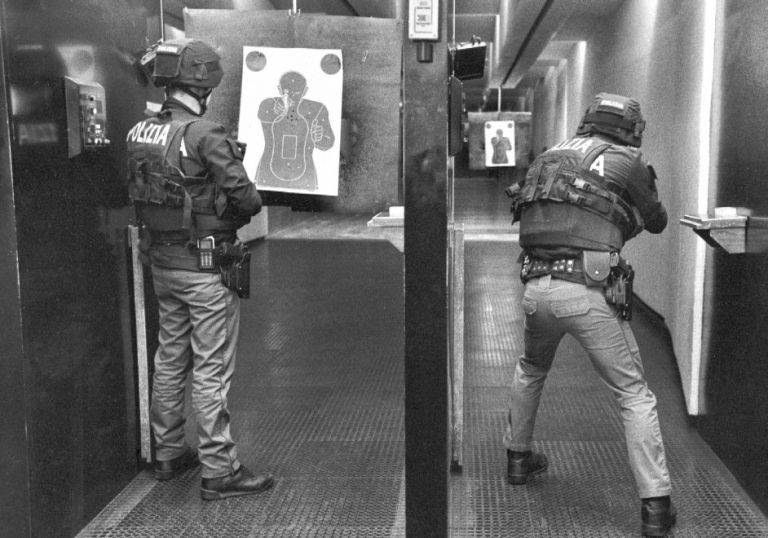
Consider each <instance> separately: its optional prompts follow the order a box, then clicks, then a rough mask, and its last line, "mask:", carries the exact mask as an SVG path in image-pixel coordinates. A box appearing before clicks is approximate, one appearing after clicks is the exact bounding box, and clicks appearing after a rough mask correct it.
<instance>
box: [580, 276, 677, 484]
mask: <svg viewBox="0 0 768 538" xmlns="http://www.w3.org/2000/svg"><path fill="white" fill-rule="evenodd" d="M585 291H586V293H587V294H588V298H589V302H590V310H589V313H588V314H587V315H586V316H582V317H579V318H575V319H574V320H573V327H572V330H571V331H569V332H571V334H573V336H574V337H575V338H576V339H577V340H578V341H579V342H580V343H581V345H582V346H583V347H584V348H585V350H586V351H587V353H588V354H589V357H590V359H591V361H592V364H593V366H594V367H595V369H596V370H597V373H598V374H599V375H600V377H601V379H602V380H603V381H604V382H605V384H606V385H608V387H609V388H610V389H611V390H612V391H613V393H614V395H615V396H616V399H617V400H618V402H619V405H620V408H621V417H622V421H623V424H624V434H625V437H626V443H627V450H628V454H629V463H630V466H631V467H632V471H633V473H634V476H635V482H636V483H637V489H638V494H639V496H640V497H657V496H662V495H669V494H670V491H671V482H670V478H669V471H668V469H667V461H666V455H665V451H664V443H663V440H662V437H661V429H660V427H659V419H658V414H657V411H656V396H655V395H654V394H653V392H651V390H650V389H649V388H648V384H647V382H646V380H645V373H644V371H643V364H642V360H641V357H640V351H639V348H638V346H637V342H636V341H635V337H634V334H633V333H632V329H631V327H630V325H629V323H628V322H627V321H625V320H623V319H621V318H620V317H619V316H618V315H617V313H616V311H615V310H614V309H613V308H612V307H611V306H610V305H608V304H607V302H606V301H605V297H604V295H603V291H602V289H601V288H586V287H585Z"/></svg>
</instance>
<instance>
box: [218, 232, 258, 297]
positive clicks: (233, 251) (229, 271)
mask: <svg viewBox="0 0 768 538" xmlns="http://www.w3.org/2000/svg"><path fill="white" fill-rule="evenodd" d="M216 250H217V254H218V260H219V270H220V271H221V282H222V284H224V286H226V287H227V288H229V289H231V290H232V291H234V292H235V293H237V296H238V297H240V298H241V299H248V298H249V297H250V296H251V253H250V252H249V251H248V247H247V246H246V245H244V244H242V243H239V242H238V243H234V244H232V243H226V242H225V243H221V244H220V245H219V246H218V247H217V249H216Z"/></svg>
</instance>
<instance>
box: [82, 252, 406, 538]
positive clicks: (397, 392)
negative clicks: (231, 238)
mask: <svg viewBox="0 0 768 538" xmlns="http://www.w3.org/2000/svg"><path fill="white" fill-rule="evenodd" d="M251 250H252V256H253V257H252V271H253V272H252V275H253V276H252V284H253V287H252V290H251V298H250V299H249V300H247V301H244V302H243V303H242V320H241V338H240V347H239V353H238V357H237V367H236V371H235V377H234V380H233V385H232V390H231V391H230V395H229V400H230V410H231V412H232V417H233V423H232V430H233V435H234V438H235V441H236V442H237V446H238V451H239V454H240V459H241V461H242V462H243V464H245V465H246V466H249V467H263V468H266V469H269V470H270V471H271V472H272V473H273V474H274V475H275V476H276V478H277V482H276V486H275V488H274V489H272V490H270V491H268V492H266V493H262V494H258V495H250V496H243V497H236V498H230V499H227V500H223V501H216V502H205V501H202V500H201V499H200V494H199V487H200V471H199V468H198V469H194V470H190V471H188V472H187V473H186V474H185V475H183V476H181V477H178V478H176V479H174V480H171V481H168V482H162V483H158V482H156V481H155V480H154V478H153V477H152V475H151V473H149V472H148V471H145V472H143V473H142V474H141V475H140V476H139V477H138V478H137V479H136V480H134V482H133V483H132V484H131V486H130V487H129V488H127V489H126V490H125V491H124V492H123V493H122V494H121V495H120V496H119V497H118V498H116V499H115V500H114V501H113V502H112V503H111V504H110V505H109V506H108V507H107V509H105V510H104V512H103V513H102V514H101V515H100V516H99V517H97V518H96V519H95V520H94V521H93V522H91V524H90V525H89V526H88V527H86V529H84V530H83V531H82V532H81V533H80V536H81V537H83V538H86V537H87V538H90V537H115V538H118V537H119V538H123V537H124V538H143V537H147V538H150V537H151V538H177V537H179V538H180V537H184V538H193V537H194V538H198V537H199V538H203V537H206V538H208V537H216V538H221V537H232V538H257V537H270V538H273V537H304V536H306V537H326V536H327V537H331V536H333V537H371V538H375V537H389V536H392V535H397V534H398V533H399V534H400V535H402V529H403V527H404V522H403V520H402V517H400V518H399V519H398V513H402V511H403V506H402V503H403V502H404V501H403V497H402V494H401V492H402V481H403V468H404V461H405V459H404V458H405V455H404V435H405V434H404V386H405V384H404V379H403V354H404V348H403V334H404V333H403V316H404V312H403V284H402V282H403V277H402V271H403V262H402V254H401V253H400V252H398V250H397V249H396V248H395V247H393V246H392V245H391V244H389V243H388V242H386V241H359V240H358V241H302V240H279V241H273V240H270V241H261V242H258V243H256V244H255V245H254V246H253V247H252V249H251ZM193 422H194V420H193V417H190V420H189V421H188V425H187V426H188V428H187V430H188V434H189V435H188V438H190V439H194V425H193V424H192V423H193Z"/></svg>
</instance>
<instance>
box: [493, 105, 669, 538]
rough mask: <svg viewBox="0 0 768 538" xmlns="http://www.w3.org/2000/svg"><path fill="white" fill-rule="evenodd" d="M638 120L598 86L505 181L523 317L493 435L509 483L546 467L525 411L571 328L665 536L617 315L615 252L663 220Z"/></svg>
mask: <svg viewBox="0 0 768 538" xmlns="http://www.w3.org/2000/svg"><path fill="white" fill-rule="evenodd" d="M644 128H645V122H644V121H643V119H642V116H641V114H640V104H639V103H638V102H637V101H636V100H635V99H631V98H626V97H623V96H619V95H612V94H607V93H601V94H598V95H597V96H596V97H595V98H594V99H593V101H592V103H591V104H590V106H589V108H588V109H587V111H586V114H585V115H584V117H583V119H582V120H581V123H580V125H579V128H578V130H577V134H576V136H575V137H573V138H571V139H568V140H565V141H563V142H561V143H560V144H558V145H556V146H554V147H553V148H551V149H549V150H548V151H545V152H544V153H542V154H541V155H539V157H538V158H536V159H535V160H534V162H533V163H532V164H531V166H530V168H529V169H528V172H527V174H526V177H525V179H524V180H522V181H521V182H520V183H518V184H515V185H512V186H511V187H509V188H508V189H507V194H508V195H509V196H510V197H511V198H512V212H513V214H514V217H513V218H514V221H518V220H519V221H520V246H521V247H522V248H523V252H522V254H521V260H520V261H521V262H522V266H521V279H522V281H523V282H524V284H525V292H524V295H523V299H522V306H523V310H524V311H525V317H526V319H525V351H524V355H523V356H522V357H521V358H520V360H519V362H518V363H517V366H516V368H515V373H514V378H513V381H512V389H511V400H510V408H509V415H508V423H507V427H506V431H505V435H504V444H505V446H506V448H507V479H508V481H509V483H511V484H525V483H526V482H527V480H528V478H529V477H530V476H532V475H535V474H537V473H541V472H543V471H546V469H547V465H548V462H547V458H546V456H545V455H544V454H540V453H537V452H533V451H531V442H532V437H533V428H534V421H535V418H536V413H537V410H538V407H539V400H540V397H541V392H542V389H543V387H544V381H545V380H546V377H547V373H548V372H549V369H550V367H551V366H552V360H553V358H554V355H555V351H556V349H557V346H558V344H559V342H560V340H561V338H562V337H563V336H564V335H565V334H566V333H569V334H571V335H572V336H573V337H574V338H575V339H576V340H577V341H578V342H579V343H580V344H581V345H582V346H583V347H584V349H585V350H586V351H587V353H588V355H589V358H590V360H591V362H592V365H593V367H594V368H595V370H596V371H597V373H598V374H599V375H600V377H601V378H602V380H603V381H604V382H605V383H606V384H607V385H608V386H609V387H610V388H611V390H612V391H613V393H614V394H615V395H616V397H617V399H618V401H619V405H620V406H621V416H622V420H623V424H624V431H625V436H626V442H627V448H628V451H629V462H630V465H631V467H632V471H633V473H634V476H635V481H636V484H637V489H638V493H639V496H640V498H641V520H642V532H643V535H645V536H666V535H667V533H668V531H669V529H671V527H672V526H673V525H674V523H675V518H676V513H675V509H674V507H673V506H672V504H671V502H670V492H671V483H670V478H669V472H668V470H667V462H666V457H665V452H664V444H663V441H662V438H661V432H660V430H659V422H658V416H657V412H656V397H655V396H654V394H653V393H652V392H651V391H650V389H649V388H648V385H647V383H646V380H645V376H644V373H643V365H642V362H641V358H640V354H639V351H638V348H637V344H636V342H635V338H634V335H633V333H632V329H631V328H630V325H629V323H628V320H629V319H630V317H631V308H632V279H633V276H634V273H633V271H632V268H631V266H630V265H629V264H628V263H627V262H626V260H624V259H623V258H622V257H621V248H622V247H623V246H624V243H625V242H626V241H628V240H629V239H631V238H632V237H634V236H635V235H637V234H638V233H640V232H641V231H642V230H643V229H645V230H648V231H649V232H651V233H661V231H662V230H664V228H665V227H666V225H667V212H666V210H665V209H664V206H663V205H662V204H661V202H660V201H659V199H658V194H657V191H656V184H655V181H656V175H655V173H654V171H653V168H652V167H651V166H649V165H648V163H647V162H646V161H645V159H644V158H643V156H642V154H641V152H640V149H639V148H640V143H641V140H642V134H643V130H644Z"/></svg>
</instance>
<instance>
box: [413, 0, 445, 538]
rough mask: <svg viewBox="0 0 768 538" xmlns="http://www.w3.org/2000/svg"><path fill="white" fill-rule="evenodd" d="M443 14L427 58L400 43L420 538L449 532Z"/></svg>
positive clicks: (416, 513) (415, 517)
mask: <svg viewBox="0 0 768 538" xmlns="http://www.w3.org/2000/svg"><path fill="white" fill-rule="evenodd" d="M447 13H448V2H447V1H445V0H444V1H442V2H440V10H439V17H440V39H439V40H438V41H437V42H435V43H432V47H433V50H432V55H431V56H432V61H431V62H423V61H421V62H420V61H418V59H419V58H421V59H424V58H425V55H424V54H423V46H422V51H421V54H420V53H419V50H418V49H419V47H418V44H417V43H414V42H412V41H410V40H409V39H408V38H407V30H406V36H405V38H404V41H403V55H404V57H403V159H404V192H405V453H406V463H405V494H406V497H405V498H406V503H405V506H406V508H405V521H406V535H407V536H409V537H411V536H413V537H420V538H423V537H440V538H444V537H445V536H448V474H449V458H448V375H447V374H448V368H447V353H448V349H447V336H448V332H447V331H448V309H447V302H446V301H447V286H446V270H447V269H446V267H447V266H446V261H447V217H446V208H447V200H446V178H447V158H448V155H447V134H448V110H447V109H448V49H447V40H446V36H447V34H448V32H446V24H447V19H448V17H447ZM406 16H408V15H406ZM404 26H405V27H406V29H407V26H408V25H407V24H405V25H404Z"/></svg>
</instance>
